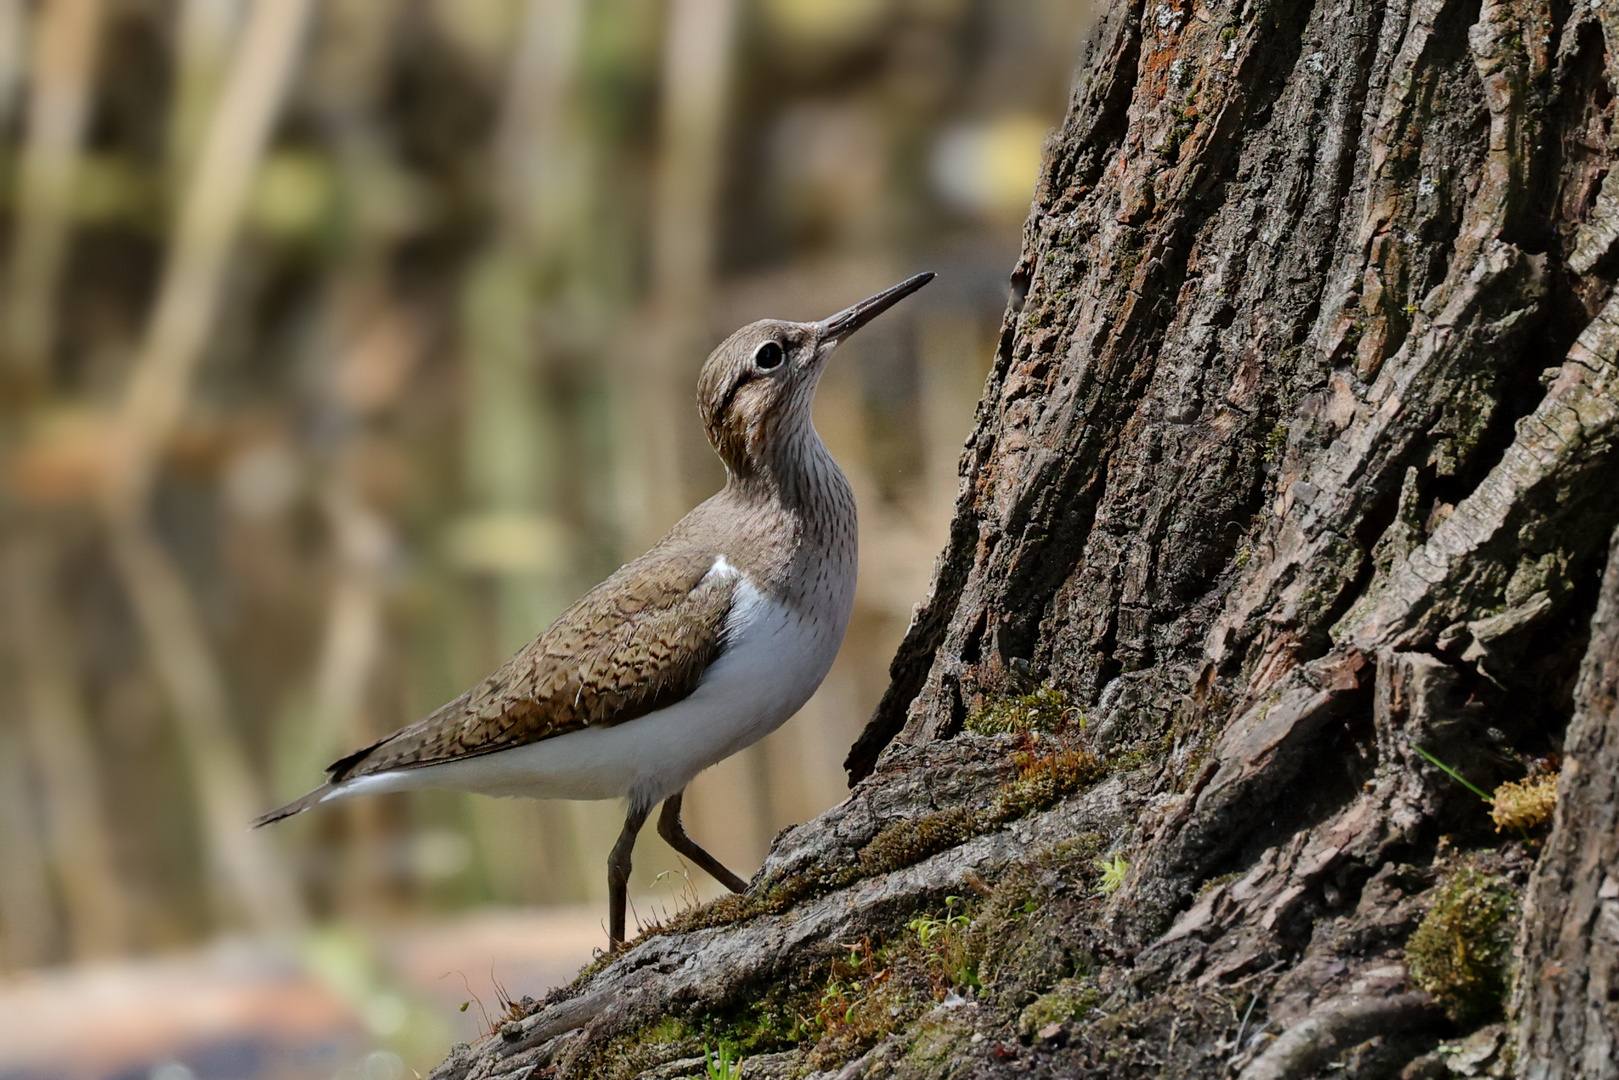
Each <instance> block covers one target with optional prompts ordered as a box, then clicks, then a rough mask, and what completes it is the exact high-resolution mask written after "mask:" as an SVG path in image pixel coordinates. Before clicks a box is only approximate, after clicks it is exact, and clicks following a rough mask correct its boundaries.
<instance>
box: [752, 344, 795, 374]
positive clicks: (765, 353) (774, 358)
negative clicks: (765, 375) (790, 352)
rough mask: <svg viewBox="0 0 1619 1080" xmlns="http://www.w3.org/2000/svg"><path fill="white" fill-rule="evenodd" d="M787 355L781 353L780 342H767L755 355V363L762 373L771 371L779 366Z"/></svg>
mask: <svg viewBox="0 0 1619 1080" xmlns="http://www.w3.org/2000/svg"><path fill="white" fill-rule="evenodd" d="M786 355H787V354H786V353H784V352H782V351H781V343H780V342H776V341H767V342H765V343H764V344H763V345H761V346H759V349H758V351H757V352H755V353H754V354H753V362H754V364H755V365H757V366H758V368H759V370H760V371H769V370H770V369H771V368H773V367H777V366H779V365H780V364H781V362H782V360H783V359H784V358H785V357H786Z"/></svg>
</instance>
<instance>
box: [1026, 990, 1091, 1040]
mask: <svg viewBox="0 0 1619 1080" xmlns="http://www.w3.org/2000/svg"><path fill="white" fill-rule="evenodd" d="M1101 1000H1102V995H1101V993H1100V992H1098V990H1097V989H1096V984H1095V983H1094V982H1093V981H1091V980H1090V979H1064V980H1062V981H1061V982H1059V983H1058V984H1057V985H1056V986H1053V987H1052V988H1051V989H1050V990H1048V991H1047V992H1046V993H1044V994H1041V995H1040V996H1039V997H1038V998H1036V999H1035V1000H1034V1002H1033V1004H1031V1005H1029V1006H1028V1007H1027V1008H1025V1009H1024V1010H1023V1011H1022V1012H1021V1013H1019V1014H1018V1018H1017V1030H1018V1035H1019V1036H1021V1037H1022V1038H1024V1039H1032V1038H1034V1036H1035V1033H1036V1032H1038V1031H1039V1030H1040V1029H1041V1028H1043V1027H1045V1026H1046V1025H1048V1024H1061V1023H1066V1022H1068V1021H1069V1020H1082V1019H1084V1018H1085V1014H1086V1013H1088V1012H1090V1011H1091V1010H1092V1009H1093V1008H1095V1007H1096V1005H1097V1003H1099V1002H1100V1001H1101Z"/></svg>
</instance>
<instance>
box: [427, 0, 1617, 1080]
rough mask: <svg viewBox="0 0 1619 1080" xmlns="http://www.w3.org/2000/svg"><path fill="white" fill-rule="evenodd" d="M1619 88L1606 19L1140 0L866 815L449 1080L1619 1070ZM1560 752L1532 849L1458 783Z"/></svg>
mask: <svg viewBox="0 0 1619 1080" xmlns="http://www.w3.org/2000/svg"><path fill="white" fill-rule="evenodd" d="M1616 85H1619V8H1615V7H1614V6H1613V5H1611V4H1604V5H1603V6H1601V7H1596V6H1593V5H1589V4H1587V3H1583V2H1582V3H1579V4H1577V5H1575V6H1572V7H1571V6H1570V5H1569V4H1568V3H1566V2H1561V0H1560V2H1558V3H1552V2H1550V0H1499V2H1497V0H1484V2H1482V3H1480V0H1409V2H1405V0H1390V2H1374V0H1318V2H1316V3H1314V4H1309V3H1289V2H1282V0H1269V2H1267V0H1235V2H1232V3H1228V4H1218V5H1216V4H1207V5H1205V4H1200V3H1190V2H1186V3H1164V4H1146V3H1142V2H1139V0H1137V2H1128V0H1120V2H1116V3H1115V4H1114V5H1113V7H1112V9H1111V10H1110V11H1109V12H1108V14H1107V15H1106V17H1105V19H1104V20H1103V22H1102V23H1101V25H1100V26H1099V27H1098V28H1097V31H1096V35H1095V39H1094V41H1093V43H1092V48H1091V50H1090V55H1089V58H1088V60H1087V61H1086V63H1085V64H1084V65H1083V66H1082V68H1081V71H1080V73H1079V76H1078V80H1077V83H1076V86H1075V90H1074V95H1073V99H1072V103H1071V108H1070V110H1069V113H1068V116H1067V119H1066V120H1065V122H1064V124H1063V126H1062V127H1061V129H1060V130H1059V132H1058V133H1057V135H1056V136H1055V138H1054V140H1053V143H1052V148H1051V153H1050V156H1049V159H1048V163H1047V166H1046V169H1045V172H1044V175H1043V177H1042V180H1041V183H1040V186H1039V190H1038V192H1037V196H1036V201H1035V205H1034V207H1033V211H1032V214H1031V217H1030V219H1029V222H1028V224H1027V226H1026V229H1025V243H1024V250H1023V254H1022V257H1021V259H1020V261H1019V263H1018V265H1017V267H1016V269H1015V271H1014V273H1013V277H1012V281H1013V286H1014V288H1013V293H1014V300H1013V303H1012V304H1011V307H1010V309H1009V310H1008V313H1007V316H1006V321H1005V326H1004V330H1003V333H1002V336H1001V339H1000V343H999V346H998V351H997V355H996V359H995V365H994V369H993V372H992V374H991V376H990V379H989V382H988V385H987V386H986V388H985V393H984V398H983V402H982V404H981V406H980V409H979V413H978V417H977V422H976V429H975V431H974V433H973V434H972V436H971V438H970V439H969V442H968V445H967V450H966V454H965V456H964V458H963V464H962V469H963V483H962V489H961V496H960V501H959V504H958V508H957V513H956V518H955V522H954V525H953V527H952V532H951V536H950V540H949V544H948V547H947V549H946V551H945V553H944V555H943V556H942V558H941V560H940V563H939V566H938V570H937V573H936V577H935V581H934V587H933V592H932V596H931V597H930V599H929V600H928V602H927V604H926V605H925V606H924V607H923V608H922V609H921V611H920V612H919V613H918V615H917V618H916V620H915V622H914V623H913V625H912V627H911V630H910V633H909V635H908V637H907V638H906V641H905V643H904V645H903V647H902V648H901V650H900V652H899V655H898V656H897V657H896V659H895V661H894V665H893V682H892V685H891V687H890V689H889V691H888V693H887V695H886V696H885V697H884V699H883V701H882V704H881V705H880V707H879V708H878V710H877V713H876V715H875V716H874V717H873V719H872V722H871V725H870V727H869V728H868V730H867V732H866V733H865V735H864V736H863V737H862V739H861V740H860V742H859V743H858V744H857V745H856V746H855V748H854V749H853V751H852V752H851V755H850V761H849V764H850V770H851V777H852V779H853V780H854V781H855V786H854V789H853V791H852V793H851V795H850V797H849V799H848V800H847V801H846V802H844V803H843V804H841V805H839V806H837V807H835V808H833V809H832V810H830V811H828V812H827V813H826V814H825V815H823V816H822V817H821V818H819V819H817V820H816V821H812V822H809V823H807V824H805V825H803V826H800V827H798V828H795V829H791V830H788V831H787V832H785V833H783V834H782V836H781V837H779V838H778V840H777V843H776V845H775V847H774V849H773V851H772V853H771V855H770V858H769V860H768V861H767V863H766V866H765V867H764V869H763V870H762V871H761V872H760V875H759V876H758V877H757V878H756V879H755V880H754V882H753V884H752V886H751V888H750V890H749V892H748V894H747V895H746V896H744V897H741V898H733V899H728V900H725V901H720V902H717V903H716V904H714V905H710V906H708V907H706V908H701V909H698V910H696V911H693V912H688V913H686V914H684V915H682V916H681V917H680V918H678V919H676V920H674V921H673V922H672V923H671V924H670V925H669V926H666V927H661V928H657V929H655V930H653V931H652V932H650V933H649V934H648V935H647V936H645V937H644V938H643V939H642V940H641V941H640V942H639V943H637V944H634V945H632V947H631V948H630V949H629V950H628V951H627V952H625V953H623V954H622V955H620V956H618V957H616V958H613V959H611V961H610V962H609V961H606V960H604V961H603V962H602V963H600V964H598V965H596V966H595V967H594V968H593V969H591V970H588V971H587V972H586V973H585V974H584V975H582V976H581V978H580V979H579V980H578V981H577V982H576V983H575V984H574V985H573V986H571V987H569V988H567V989H566V990H563V991H559V992H557V993H556V994H553V995H552V997H551V999H550V1000H548V1001H547V1002H544V1003H540V1004H538V1005H536V1006H534V1007H533V1008H532V1010H531V1011H530V1010H522V1011H528V1012H529V1015H526V1016H522V1017H514V1018H513V1019H511V1020H510V1021H509V1022H508V1023H506V1024H505V1025H504V1026H503V1027H502V1028H501V1030H500V1031H498V1032H496V1033H495V1034H493V1035H492V1036H491V1037H489V1038H487V1039H485V1040H484V1041H482V1042H480V1043H479V1044H477V1045H475V1046H471V1047H461V1048H458V1049H457V1051H456V1052H455V1053H454V1054H453V1055H452V1056H451V1058H450V1059H449V1060H448V1061H447V1062H446V1063H445V1065H444V1066H443V1067H442V1068H441V1070H440V1072H439V1073H438V1074H437V1075H439V1076H443V1077H447V1078H448V1077H454V1078H457V1080H459V1078H462V1077H470V1076H478V1077H490V1076H505V1075H511V1076H531V1075H532V1076H538V1075H547V1074H548V1073H549V1074H555V1075H560V1076H596V1075H603V1076H633V1075H647V1076H667V1077H674V1076H686V1075H694V1074H701V1073H702V1071H703V1060H702V1056H701V1055H702V1053H703V1047H704V1046H705V1045H709V1046H717V1045H718V1044H720V1043H722V1042H725V1043H729V1044H730V1045H732V1046H734V1047H736V1048H737V1049H738V1051H739V1052H741V1053H742V1054H743V1055H744V1057H745V1059H746V1064H745V1066H744V1070H743V1075H744V1076H750V1077H752V1076H788V1075H804V1074H805V1073H814V1072H816V1071H820V1072H821V1073H822V1074H823V1075H825V1076H836V1077H840V1078H855V1077H885V1076H918V1077H920V1076H929V1077H932V1076H963V1077H964V1076H1003V1075H1004V1076H1012V1075H1018V1076H1023V1075H1049V1076H1059V1075H1060V1076H1114V1077H1117V1076H1189V1077H1191V1076H1196V1077H1203V1076H1208V1077H1213V1076H1240V1077H1243V1078H1247V1080H1257V1078H1260V1077H1267V1078H1272V1077H1305V1076H1354V1077H1379V1076H1399V1075H1404V1076H1411V1077H1416V1076H1440V1075H1446V1074H1447V1073H1454V1074H1458V1075H1486V1074H1489V1075H1506V1074H1508V1073H1509V1072H1510V1071H1511V1070H1513V1069H1514V1068H1516V1069H1517V1070H1518V1071H1520V1072H1522V1073H1524V1074H1525V1075H1533V1076H1537V1077H1538V1076H1546V1077H1552V1076H1556V1077H1599V1076H1600V1077H1612V1076H1615V1075H1619V1050H1616V1048H1615V1042H1614V1040H1613V1039H1612V1032H1613V1030H1614V1028H1613V1025H1614V1022H1615V1010H1616V1005H1615V998H1616V997H1619V989H1616V987H1619V984H1616V983H1615V979H1616V978H1619V976H1616V974H1615V972H1616V967H1615V949H1616V942H1619V922H1616V920H1619V913H1616V912H1619V900H1616V897H1619V885H1615V884H1614V879H1613V878H1612V876H1611V871H1610V872H1608V874H1609V876H1604V875H1603V873H1600V872H1599V871H1598V868H1606V867H1611V866H1612V865H1613V864H1614V861H1615V859H1616V857H1619V852H1616V851H1615V847H1614V845H1615V839H1614V830H1613V820H1614V816H1615V813H1616V809H1615V798H1616V791H1615V787H1614V779H1613V778H1614V775H1615V770H1616V765H1619V761H1616V758H1615V747H1619V727H1616V725H1619V713H1616V710H1615V708H1614V704H1613V703H1614V696H1615V678H1616V676H1615V665H1616V664H1619V661H1616V659H1615V655H1616V654H1615V648H1616V644H1615V642H1616V635H1619V630H1616V629H1615V626H1614V619H1615V618H1616V617H1619V549H1615V552H1614V553H1610V549H1609V538H1610V536H1612V535H1614V526H1615V523H1616V522H1619V498H1615V495H1616V493H1619V461H1616V457H1619V456H1616V455H1615V454H1614V452H1613V443H1614V440H1615V432H1616V420H1619V301H1616V300H1614V299H1613V298H1612V295H1611V294H1612V284H1613V280H1614V277H1615V273H1616V269H1619V260H1616V258H1615V256H1614V254H1613V247H1614V243H1615V240H1616V239H1619V194H1616V192H1619V180H1614V181H1612V183H1609V172H1608V169H1609V166H1610V163H1611V161H1612V158H1613V149H1612V147H1611V144H1610V121H1611V114H1612V100H1613V93H1614V87H1615V86H1616ZM1610 188H1612V189H1613V190H1609V189H1610ZM1605 565H1608V566H1609V570H1608V578H1607V586H1606V589H1607V594H1606V597H1605V599H1604V601H1603V603H1602V604H1601V605H1600V606H1599V605H1598V603H1597V594H1598V583H1599V579H1600V578H1601V575H1602V571H1603V568H1604V566H1605ZM1593 617H1595V619H1596V633H1595V636H1594V637H1593V634H1592V626H1593ZM1588 644H1589V654H1590V655H1589V657H1588V658H1587V651H1588ZM1582 658H1586V659H1585V665H1586V667H1585V673H1584V675H1583V681H1582V682H1580V689H1579V692H1578V694H1577V695H1576V693H1575V689H1574V687H1575V683H1576V680H1577V679H1579V678H1581V676H1580V671H1581V663H1582ZM1576 705H1578V708H1576ZM1571 718H1572V719H1573V721H1574V723H1573V726H1572V727H1571ZM1565 739H1566V740H1567V741H1566V745H1565ZM1562 752H1566V754H1567V755H1568V759H1567V764H1566V767H1565V768H1564V771H1563V774H1562V781H1561V794H1562V798H1563V803H1562V805H1561V807H1560V808H1559V810H1558V813H1557V816H1556V819H1555V822H1554V823H1553V824H1552V825H1551V827H1550V833H1549V835H1548V833H1547V829H1546V826H1544V825H1542V824H1538V821H1539V816H1540V815H1536V814H1534V813H1530V812H1527V811H1525V812H1522V813H1518V812H1507V811H1504V810H1503V809H1502V808H1503V806H1505V805H1506V804H1505V802H1504V801H1503V799H1502V798H1497V799H1496V803H1495V809H1496V812H1497V814H1496V820H1497V821H1503V822H1505V823H1507V824H1508V825H1510V828H1508V830H1507V831H1506V832H1505V833H1501V832H1498V831H1497V829H1496V827H1495V826H1494V825H1492V818H1491V808H1490V807H1489V806H1486V805H1485V804H1484V803H1483V802H1481V801H1480V799H1479V797H1478V795H1476V794H1474V793H1472V792H1469V791H1468V790H1467V788H1466V787H1464V786H1463V785H1462V784H1461V783H1459V782H1458V781H1457V780H1456V779H1453V777H1452V776H1451V775H1448V774H1447V771H1446V770H1447V769H1448V770H1450V771H1453V772H1454V773H1456V774H1459V776H1461V777H1463V778H1465V779H1466V780H1467V781H1468V782H1469V783H1471V784H1473V785H1475V786H1478V787H1480V788H1481V789H1482V790H1484V791H1485V792H1492V791H1494V790H1495V789H1496V786H1497V785H1498V784H1500V783H1502V782H1506V781H1518V780H1520V779H1522V780H1525V786H1524V787H1523V788H1520V789H1519V790H1520V791H1522V790H1528V789H1534V790H1543V791H1544V790H1547V785H1549V783H1550V781H1549V780H1547V779H1546V777H1547V776H1549V774H1550V772H1551V770H1554V769H1555V768H1556V766H1557V762H1558V755H1559V753H1562ZM1430 755H1431V757H1430ZM1434 759H1437V761H1439V762H1443V763H1444V768H1441V767H1439V766H1436V765H1435V764H1434ZM1526 774H1527V777H1526ZM1537 784H1539V785H1540V787H1538V788H1537V787H1536V785H1537ZM1543 853H1544V854H1543ZM1537 860H1539V862H1540V863H1541V865H1540V866H1539V867H1538V868H1537V867H1536V863H1537ZM1531 874H1532V875H1533V888H1532V898H1531V900H1530V902H1529V903H1527V904H1523V903H1522V896H1523V892H1524V888H1525V885H1526V883H1527V882H1528V881H1529V880H1530V878H1531ZM1520 912H1527V914H1526V915H1521V914H1520ZM1515 933H1516V934H1517V935H1518V945H1517V947H1516V953H1514V952H1513V946H1512V935H1513V934H1515ZM1513 955H1517V956H1522V957H1524V958H1525V959H1524V960H1523V961H1522V962H1515V961H1514V960H1513ZM1520 970H1521V971H1522V972H1526V973H1527V974H1525V975H1523V976H1522V977H1521V978H1519V979H1518V980H1517V983H1516V986H1517V990H1516V993H1515V994H1514V995H1512V996H1511V1000H1510V1001H1509V1000H1508V997H1509V995H1508V988H1509V986H1511V985H1512V984H1513V979H1514V976H1515V974H1516V973H1517V972H1519V971H1520ZM1514 1024H1516V1026H1513V1025H1514ZM1442 1040H1443V1041H1444V1046H1441V1041H1442ZM1514 1057H1515V1059H1516V1060H1515V1064H1514Z"/></svg>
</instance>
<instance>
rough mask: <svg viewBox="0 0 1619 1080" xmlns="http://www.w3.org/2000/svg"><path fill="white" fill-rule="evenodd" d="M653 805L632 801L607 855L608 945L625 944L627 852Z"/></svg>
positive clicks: (627, 882) (631, 850) (633, 849)
mask: <svg viewBox="0 0 1619 1080" xmlns="http://www.w3.org/2000/svg"><path fill="white" fill-rule="evenodd" d="M651 809H652V808H651V807H650V806H647V807H638V806H634V805H631V807H630V812H629V813H628V814H626V815H625V816H624V831H623V832H621V833H619V834H618V843H616V844H614V845H613V853H612V854H611V855H609V856H607V947H608V948H609V949H616V948H618V947H619V946H620V945H622V944H624V893H625V890H626V889H628V888H629V884H630V854H631V853H632V852H634V851H635V837H636V834H637V833H639V832H640V831H641V826H642V825H645V824H646V816H647V813H648V812H649V811H650V810H651Z"/></svg>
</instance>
